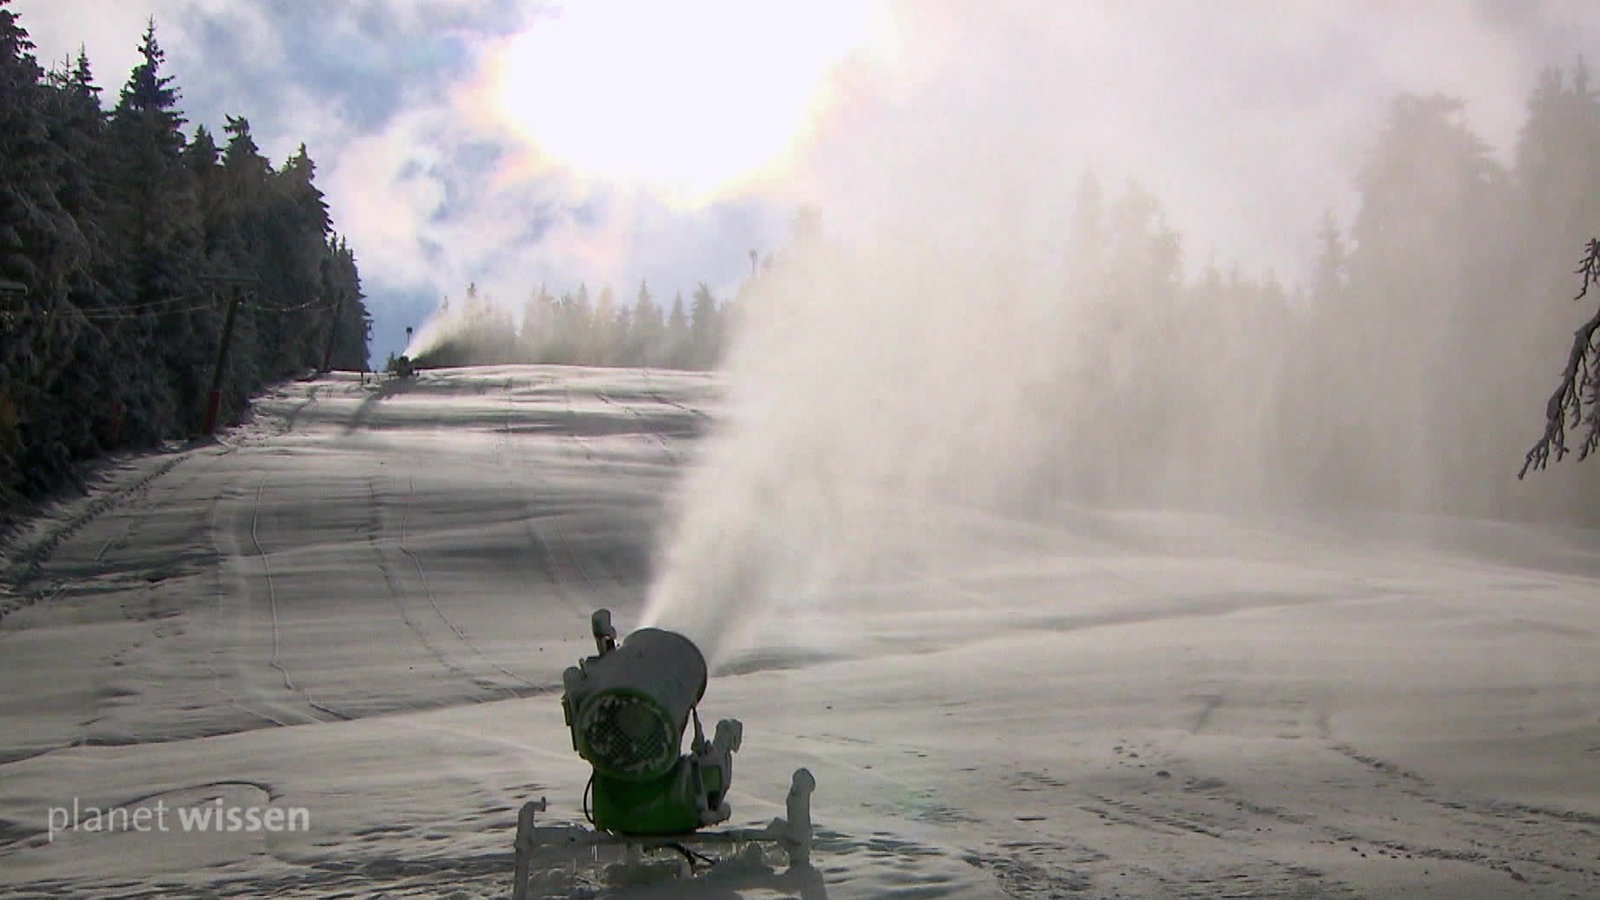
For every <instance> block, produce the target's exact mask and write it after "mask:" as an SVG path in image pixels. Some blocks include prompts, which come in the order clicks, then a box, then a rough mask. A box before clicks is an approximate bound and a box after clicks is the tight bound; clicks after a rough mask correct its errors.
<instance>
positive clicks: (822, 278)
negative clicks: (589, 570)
mask: <svg viewBox="0 0 1600 900" xmlns="http://www.w3.org/2000/svg"><path fill="white" fill-rule="evenodd" d="M957 251H958V248H957V247H954V246H949V245H947V244H945V243H944V242H943V240H942V239H940V238H929V237H920V238H914V239H912V238H908V239H903V240H898V241H890V242H886V243H884V244H882V245H880V246H879V247H878V248H876V249H874V250H873V251H871V252H863V251H860V250H846V249H841V248H839V247H837V246H829V245H827V244H825V243H824V242H822V241H821V240H820V239H818V238H816V237H815V236H812V237H810V238H806V239H802V240H800V241H799V242H798V244H797V246H795V247H794V248H793V250H792V252H791V255H790V257H789V258H788V259H786V260H785V261H783V262H782V263H780V264H779V265H777V266H776V267H775V268H774V269H773V270H771V271H769V272H767V273H765V274H764V275H763V276H762V278H761V279H760V280H759V282H758V283H757V285H756V286H755V288H754V290H753V291H752V292H751V294H750V296H749V297H748V299H747V300H746V301H745V302H744V303H743V304H742V315H743V322H742V326H743V327H742V330H741V331H740V332H739V334H738V335H737V336H736V338H735V341H734V344H733V347H732V350H731V356H730V360H729V366H728V367H729V370H730V382H731V384H730V397H729V410H730V412H729V414H728V420H727V421H726V422H725V423H724V425H723V427H722V428H721V430H720V431H719V432H717V433H716V434H714V435H713V436H712V437H711V438H710V439H709V444H708V446H707V447H706V448H705V450H704V453H703V456H702V458H701V461H700V464H699V465H698V466H697V467H696V468H695V469H694V470H693V471H691V472H690V473H689V475H688V476H687V477H686V481H685V484H684V485H683V489H682V493H681V496H680V506H679V508H678V510H677V525H676V528H675V530H674V531H673V532H672V533H671V535H670V537H669V541H668V543H667V545H666V547H665V549H664V558H663V559H662V561H661V562H662V563H663V565H661V566H660V567H659V568H660V572H661V575H660V577H659V579H658V581H657V582H656V584H654V585H653V587H652V591H651V594H650V597H649V599H648V602H647V607H646V611H645V616H644V619H645V622H644V623H645V624H647V625H651V624H653V625H657V626H659V627H667V628H671V629H673V630H677V631H680V632H683V633H685V634H687V635H689V636H690V637H691V638H693V639H694V640H695V641H696V643H698V644H699V645H700V647H701V649H702V650H703V651H704V652H705V653H706V654H707V656H708V658H709V659H711V660H712V661H713V662H715V661H717V660H718V659H719V658H726V656H727V655H728V653H730V652H732V651H734V650H736V649H738V646H739V643H740V641H741V639H743V638H745V637H747V636H748V632H749V631H750V629H751V628H753V627H754V626H755V625H756V624H757V623H758V622H759V621H760V618H761V614H762V613H763V612H764V611H772V610H774V609H784V610H791V611H799V610H803V609H804V607H805V605H806V604H807V603H808V602H809V600H810V599H811V598H815V597H816V596H817V595H818V593H819V592H821V591H825V590H827V589H828V588H829V586H830V585H833V584H835V583H836V582H837V580H838V579H840V578H842V577H845V576H849V575H854V574H864V573H867V572H869V571H870V570H872V569H873V568H874V567H875V566H879V565H883V564H888V563H894V564H896V565H900V566H904V565H906V564H907V563H908V562H910V561H911V560H913V559H914V557H915V556H916V554H917V553H918V552H919V549H920V548H921V547H923V546H926V544H925V543H924V542H923V541H921V540H920V539H919V535H921V534H922V533H923V532H924V531H925V530H926V529H928V528H933V527H937V521H938V518H939V516H940V515H941V513H942V511H948V510H949V509H951V508H953V507H958V506H960V505H963V504H988V503H992V502H997V501H1004V500H1007V499H1008V498H1013V497H1015V496H1016V495H1017V494H1018V493H1020V492H1024V491H1026V489H1027V485H1028V483H1029V479H1030V476H1031V474H1032V473H1033V472H1035V471H1036V470H1037V468H1038V464H1039V463H1040V462H1041V461H1042V459H1043V458H1045V457H1046V456H1048V455H1050V452H1051V451H1050V438H1051V437H1052V435H1053V434H1054V429H1053V428H1052V427H1051V426H1049V425H1047V424H1044V423H1046V422H1048V421H1049V419H1050V417H1049V416H1045V415H1042V413H1043V412H1044V411H1043V410H1041V409H1040V408H1039V407H1040V404H1041V403H1049V402H1050V401H1049V400H1048V399H1047V396H1046V395H1045V394H1043V393H1041V391H1040V390H1036V389H1035V388H1037V387H1038V386H1040V385H1044V384H1046V383H1048V382H1050V381H1051V380H1052V376H1053V374H1055V373H1057V372H1058V371H1059V369H1060V366H1061V365H1062V364H1063V360H1064V359H1065V358H1067V357H1070V355H1071V353H1072V350H1071V347H1070V339H1071V334H1070V332H1069V331H1068V330H1067V329H1066V328H1065V323H1064V321H1063V318H1062V316H1061V315H1060V307H1059V301H1060V298H1061V296H1062V289H1061V288H1062V286H1061V285H1060V284H1059V282H1058V280H1057V279H1056V278H1054V277H1053V275H1052V274H1051V273H1050V272H1049V270H1048V267H1042V266H1031V265H1029V264H1028V263H1027V262H1026V261H1025V260H1023V259H1021V258H1008V256H1007V253H1006V252H1005V251H1004V250H1003V249H1001V248H1000V246H998V245H997V246H991V247H989V248H986V249H985V250H984V251H983V252H977V253H974V252H973V250H972V248H971V247H966V248H964V249H961V250H960V252H957Z"/></svg>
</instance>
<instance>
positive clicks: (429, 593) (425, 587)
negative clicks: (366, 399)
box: [397, 477, 546, 697]
mask: <svg viewBox="0 0 1600 900" xmlns="http://www.w3.org/2000/svg"><path fill="white" fill-rule="evenodd" d="M408 487H409V492H408V493H407V495H406V500H405V503H404V505H403V506H402V507H401V509H400V541H399V543H398V544H397V546H398V547H399V548H400V552H401V553H404V554H405V555H406V557H407V558H409V559H410V560H411V564H412V566H413V567H414V568H415V569H416V572H417V580H418V583H419V584H421V585H422V592H423V594H424V596H426V597H427V598H428V605H429V606H431V607H432V608H433V612H434V614H435V615H436V616H438V617H439V620H440V621H441V622H443V623H444V624H445V626H446V627H447V628H449V629H450V632H451V633H452V634H454V635H455V636H456V638H457V639H458V640H459V641H460V642H461V644H462V645H463V646H465V647H466V648H467V650H468V651H470V652H471V653H472V654H473V655H475V656H477V657H478V658H479V659H481V660H482V661H483V662H485V663H487V664H488V665H489V667H490V668H492V669H494V670H495V671H496V672H499V673H500V674H501V675H504V676H506V677H507V678H509V679H511V680H512V681H515V682H517V683H519V684H521V685H522V686H523V687H524V688H529V689H531V691H519V690H516V689H514V688H510V687H507V686H504V685H499V684H495V683H494V682H492V681H487V682H486V681H480V680H478V679H474V681H478V683H479V684H482V685H484V686H485V687H491V688H493V689H496V690H501V691H504V692H506V693H507V694H509V695H510V696H512V697H518V696H524V695H525V694H526V693H544V692H545V691H546V688H545V686H544V685H541V684H539V683H537V682H534V681H529V680H528V679H526V678H524V677H522V676H521V675H518V674H517V673H515V672H513V671H511V670H510V669H507V668H506V667H505V666H502V665H500V664H499V663H497V662H495V661H494V660H493V659H491V658H490V657H489V655H488V654H487V653H484V652H483V648H481V647H479V646H478V645H477V644H476V643H474V642H473V641H472V639H471V638H469V637H468V636H467V633H466V632H465V631H463V630H462V629H461V626H459V625H457V624H456V622H455V620H454V619H452V618H450V617H449V616H447V615H445V611H444V608H443V607H441V606H440V605H439V598H438V596H437V595H436V594H434V591H433V586H432V585H430V584H429V583H428V572H427V570H426V569H424V568H423V566H422V557H421V556H419V555H418V554H417V552H416V551H415V550H414V549H412V548H411V547H409V546H407V543H406V527H407V519H408V516H409V515H410V509H411V507H412V506H413V505H414V501H415V497H416V491H417V485H416V479H415V477H412V478H411V479H410V480H409V481H408Z"/></svg>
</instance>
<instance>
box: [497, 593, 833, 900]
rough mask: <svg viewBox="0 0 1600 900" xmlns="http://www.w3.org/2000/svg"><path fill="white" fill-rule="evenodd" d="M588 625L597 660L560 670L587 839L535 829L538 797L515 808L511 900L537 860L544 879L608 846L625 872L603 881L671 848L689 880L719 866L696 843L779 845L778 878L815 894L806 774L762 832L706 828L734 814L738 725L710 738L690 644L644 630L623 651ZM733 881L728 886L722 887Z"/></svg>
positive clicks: (603, 622) (607, 633)
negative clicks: (546, 870)
mask: <svg viewBox="0 0 1600 900" xmlns="http://www.w3.org/2000/svg"><path fill="white" fill-rule="evenodd" d="M589 624H590V628H591V630H592V631H593V633H594V641H595V649H596V653H595V655H594V656H590V657H586V658H584V659H583V660H582V661H581V662H579V663H578V665H576V666H572V667H571V668H569V669H567V670H566V672H565V673H563V675H562V679H561V680H562V685H563V687H564V688H565V691H564V693H562V695H561V710H562V713H563V714H564V715H565V718H566V724H567V727H568V728H569V729H570V730H571V732H572V735H571V736H572V747H573V749H574V750H576V751H578V755H579V756H581V757H583V758H584V760H585V761H587V762H588V763H589V765H590V766H591V767H592V768H593V770H594V771H593V772H592V774H591V775H590V778H589V786H588V788H586V789H585V791H584V803H583V807H584V813H585V815H586V816H587V818H588V820H589V823H590V824H592V825H593V826H594V830H588V829H586V828H584V827H582V826H581V825H559V824H558V825H541V824H536V823H535V822H534V818H535V817H536V816H537V815H538V814H540V813H543V812H545V811H546V810H547V809H548V808H549V806H548V802H547V801H546V800H545V798H543V797H541V798H539V799H538V800H529V801H527V802H525V803H523V804H522V809H521V810H520V811H519V812H518V813H517V836H516V841H515V843H514V844H513V846H514V847H515V849H516V876H515V878H516V880H515V881H514V882H513V883H512V892H511V896H512V898H513V900H527V898H528V896H529V894H528V889H529V887H530V884H531V883H532V882H530V877H532V878H533V880H534V881H538V880H539V878H540V877H541V873H540V871H539V869H538V868H537V866H536V863H537V862H538V861H539V860H540V859H541V858H544V859H549V860H550V861H552V862H553V864H554V867H553V868H552V869H551V870H550V871H551V872H556V873H564V872H569V871H570V870H571V869H572V868H573V866H574V865H575V864H576V860H578V859H580V858H590V857H589V856H587V855H588V854H592V858H593V859H595V860H598V859H599V858H600V850H601V849H602V848H608V847H612V848H618V847H620V848H623V849H624V850H625V851H626V855H625V857H624V859H623V861H622V862H621V863H619V864H617V865H615V866H611V867H608V875H609V876H617V875H618V874H619V872H618V871H612V870H619V871H620V874H621V880H622V881H623V882H631V881H632V880H634V879H636V878H638V877H641V876H643V877H649V876H650V875H651V873H652V871H653V870H652V869H651V865H650V864H649V863H647V862H646V861H645V859H644V854H645V852H647V851H652V850H664V849H670V850H673V851H676V853H677V854H678V857H677V858H676V860H675V862H676V865H675V866H674V867H673V868H672V870H671V872H670V875H671V876H681V875H684V874H689V875H692V874H693V873H694V871H695V868H696V867H697V866H699V865H701V864H707V865H716V864H717V863H718V860H716V859H713V858H711V857H709V856H706V855H704V854H702V853H699V852H696V851H694V850H691V849H690V847H691V846H694V845H721V846H723V847H727V848H730V851H729V852H733V850H732V848H737V847H743V848H745V850H747V851H748V850H750V849H752V848H753V847H754V846H755V845H761V844H767V845H777V847H778V848H780V849H781V850H782V851H783V852H784V854H785V855H787V856H788V858H789V870H788V872H787V873H786V877H789V876H792V877H793V879H794V886H796V887H799V888H800V889H801V893H802V894H806V892H807V891H811V890H812V889H813V888H815V889H817V890H820V885H821V877H822V876H821V874H820V873H818V872H817V871H816V870H815V869H812V868H811V838H812V828H811V793H812V791H813V790H815V789H816V786H817V782H816V780H815V779H814V778H812V777H811V773H810V772H808V771H806V770H805V769H796V770H795V771H794V776H793V778H791V779H790V784H789V795H788V797H787V798H786V801H785V811H786V813H787V816H786V817H784V818H777V819H773V820H771V821H770V822H769V823H767V825H766V827H764V828H732V829H708V828H707V826H710V825H716V824H717V823H719V822H724V821H727V819H728V817H729V815H731V810H730V809H729V807H728V800H727V797H728V787H729V785H730V784H731V783H732V781H733V754H734V752H735V751H737V750H738V749H739V745H740V743H741V741H742V739H743V734H744V726H743V725H741V724H740V723H739V721H738V720H736V719H723V720H722V721H720V722H718V723H717V727H716V732H715V734H714V736H713V737H712V738H711V739H710V740H707V739H706V736H705V732H704V730H703V729H702V728H701V727H700V716H699V713H698V712H697V711H696V708H697V707H698V706H699V705H700V698H701V696H702V695H704V694H705V690H706V675H707V669H706V660H705V657H704V656H702V655H701V653H700V650H699V648H698V647H696V646H695V645H694V642H693V641H690V640H689V639H688V638H686V637H684V636H683V635H681V634H678V633H676V632H673V631H666V630H664V629H660V628H641V629H639V630H638V631H635V632H633V633H632V634H630V635H628V637H627V639H626V640H624V641H621V642H620V643H619V642H618V640H617V631H616V629H615V628H613V627H612V625H611V613H609V612H607V611H606V610H603V609H601V610H596V611H595V613H594V615H593V616H591V617H590V620H589ZM691 724H692V725H693V726H694V738H693V740H692V741H691V742H690V744H689V752H688V753H687V754H681V753H680V750H681V748H682V745H683V736H684V733H685V732H686V731H687V730H688V728H689V726H690V725H691ZM746 855H748V854H746ZM758 855H759V854H758ZM753 871H754V870H753ZM760 871H769V870H765V869H761V870H760ZM560 877H566V876H564V875H563V876H560ZM724 877H725V878H736V877H737V876H724ZM730 883H735V882H733V881H728V882H725V883H724V886H726V884H730Z"/></svg>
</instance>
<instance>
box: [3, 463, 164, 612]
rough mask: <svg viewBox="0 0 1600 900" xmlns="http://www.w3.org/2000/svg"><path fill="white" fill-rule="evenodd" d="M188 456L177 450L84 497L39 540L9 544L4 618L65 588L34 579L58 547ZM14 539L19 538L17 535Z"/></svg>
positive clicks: (144, 488) (136, 494)
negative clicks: (139, 472)
mask: <svg viewBox="0 0 1600 900" xmlns="http://www.w3.org/2000/svg"><path fill="white" fill-rule="evenodd" d="M186 459H188V454H187V453H183V452H179V453H174V454H172V455H171V456H169V457H168V458H167V459H165V460H163V461H162V462H160V463H158V464H157V465H156V466H155V467H154V468H152V469H151V470H150V471H148V472H146V473H144V474H143V475H140V476H138V477H136V478H135V479H134V480H132V481H130V482H128V483H126V484H122V485H118V486H116V487H112V488H110V489H108V490H104V491H101V492H97V493H95V494H92V495H91V496H90V497H89V498H88V499H87V500H84V501H80V502H79V503H78V504H76V508H75V509H73V510H72V511H70V512H68V513H67V514H66V516H65V517H64V518H63V519H61V520H60V521H58V522H56V523H54V524H53V525H51V526H48V527H47V528H46V529H45V531H44V533H43V534H42V535H41V536H40V537H38V538H37V539H36V540H33V541H32V542H30V543H28V544H26V545H25V546H22V547H20V548H18V547H14V546H13V547H7V548H6V550H7V553H6V555H7V556H8V557H10V561H9V563H10V564H9V565H8V567H7V568H8V570H9V571H7V572H6V573H5V575H4V581H5V582H7V584H4V585H0V587H4V588H6V589H7V590H6V591H5V594H4V595H0V621H3V620H4V619H5V617H6V616H8V615H10V614H11V613H13V612H16V611H17V610H19V609H22V608H24V607H28V606H32V605H34V604H35V603H39V602H40V601H43V600H47V599H49V598H51V597H54V596H55V595H57V594H59V593H60V592H61V589H62V585H61V584H60V583H51V584H48V585H44V586H37V585H35V583H34V582H36V581H38V580H39V579H40V578H41V576H42V575H43V573H44V569H45V566H46V564H47V563H49V561H50V558H51V556H52V555H54V554H55V552H56V550H57V549H59V548H60V547H61V545H62V544H63V543H65V542H66V541H68V540H70V539H71V538H72V537H73V536H75V535H76V534H78V532H80V531H82V530H83V528H84V527H85V526H86V525H88V524H89V523H90V522H93V521H94V520H95V519H98V518H99V517H100V516H102V515H104V514H105V513H107V512H108V511H110V510H112V509H115V508H116V507H118V506H120V505H122V504H124V503H126V502H128V501H129V500H130V499H132V498H134V497H137V496H139V495H141V494H143V493H144V492H146V491H148V490H149V489H150V485H151V483H152V482H154V481H155V480H156V479H157V478H160V477H161V476H163V475H165V474H167V473H168V472H171V471H172V470H173V469H175V468H177V466H178V465H179V464H180V463H182V462H183V461H184V460H186ZM12 540H13V541H15V540H16V538H13V539H12ZM7 543H12V541H8V542H7ZM103 549H104V548H102V550H103Z"/></svg>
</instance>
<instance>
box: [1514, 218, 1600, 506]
mask: <svg viewBox="0 0 1600 900" xmlns="http://www.w3.org/2000/svg"><path fill="white" fill-rule="evenodd" d="M1576 274H1577V275H1579V276H1580V277H1581V278H1582V279H1583V283H1582V285H1580V286H1579V288H1578V295H1577V296H1576V297H1574V298H1573V299H1574V300H1582V299H1583V298H1584V297H1586V296H1588V294H1589V288H1590V287H1591V286H1593V285H1600V238H1597V239H1594V240H1591V241H1589V246H1588V247H1587V248H1585V250H1584V255H1583V262H1582V263H1580V264H1579V265H1578V268H1577V270H1576ZM1597 332H1600V309H1596V310H1595V314H1594V316H1593V317H1591V318H1590V319H1589V321H1587V322H1585V323H1583V324H1582V325H1580V326H1578V330H1577V331H1574V332H1573V333H1572V350H1571V352H1570V353H1569V354H1568V355H1567V366H1566V369H1564V370H1563V371H1562V373H1561V383H1560V384H1559V385H1557V387H1556V390H1555V393H1553V394H1551V395H1550V399H1549V401H1548V402H1547V403H1546V404H1545V413H1544V415H1545V428H1544V437H1542V438H1540V439H1539V442H1538V443H1537V444H1534V445H1533V447H1532V448H1531V449H1529V450H1528V455H1527V457H1526V458H1525V459H1524V460H1523V462H1522V470H1521V471H1519V472H1518V473H1517V477H1518V478H1522V477H1523V476H1525V475H1527V474H1528V471H1529V470H1530V469H1542V468H1544V467H1545V465H1546V464H1548V463H1549V461H1550V455H1551V454H1552V453H1554V454H1555V458H1556V461H1557V462H1560V461H1561V458H1562V457H1564V456H1566V455H1567V454H1568V453H1569V452H1571V450H1570V449H1569V448H1568V447H1567V426H1568V421H1569V420H1570V422H1571V425H1572V427H1574V428H1579V427H1582V426H1584V425H1588V427H1589V432H1588V434H1586V435H1585V436H1584V439H1583V443H1582V444H1581V445H1580V446H1579V449H1578V459H1579V460H1582V459H1584V458H1585V457H1587V456H1588V455H1589V454H1590V453H1592V452H1594V451H1595V450H1596V449H1600V418H1596V415H1595V408H1596V406H1597V404H1600V346H1597V345H1596V343H1595V334H1596V333H1597Z"/></svg>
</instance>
